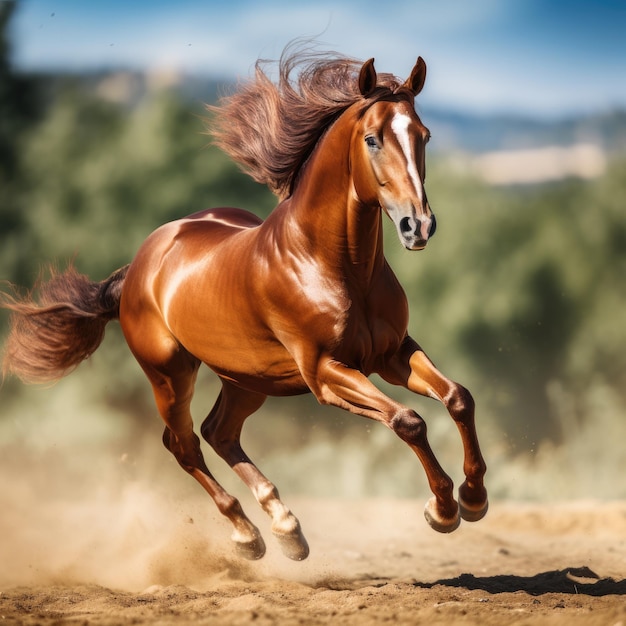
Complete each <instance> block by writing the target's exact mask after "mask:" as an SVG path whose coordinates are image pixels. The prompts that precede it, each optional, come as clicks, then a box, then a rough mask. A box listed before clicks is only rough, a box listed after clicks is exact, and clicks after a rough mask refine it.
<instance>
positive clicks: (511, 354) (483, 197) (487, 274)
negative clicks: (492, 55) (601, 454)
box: [387, 159, 626, 449]
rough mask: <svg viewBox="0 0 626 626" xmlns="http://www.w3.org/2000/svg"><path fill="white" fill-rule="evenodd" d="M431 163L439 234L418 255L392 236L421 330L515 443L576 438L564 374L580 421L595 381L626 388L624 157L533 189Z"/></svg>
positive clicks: (439, 358) (530, 445)
mask: <svg viewBox="0 0 626 626" xmlns="http://www.w3.org/2000/svg"><path fill="white" fill-rule="evenodd" d="M433 170H434V172H433ZM431 172H433V173H432V175H430V176H429V196H430V197H431V198H432V199H433V200H434V203H435V204H434V206H435V208H436V209H437V207H439V210H437V217H438V220H439V223H440V228H439V229H438V233H437V235H436V237H435V238H434V239H433V240H432V242H431V243H430V244H429V247H428V249H427V251H426V252H425V254H424V256H423V257H420V258H419V260H418V259H416V260H415V264H413V263H411V265H410V266H409V265H407V264H406V261H405V259H407V257H406V255H404V254H402V255H400V253H398V252H397V251H396V248H395V246H394V242H393V241H392V240H390V241H389V243H388V247H387V250H388V252H389V253H391V256H392V261H393V264H394V266H395V267H396V269H397V270H398V273H401V274H402V277H403V284H404V285H405V286H406V287H407V291H408V293H409V296H410V298H411V300H412V319H413V322H412V329H411V330H412V332H413V334H414V336H416V337H417V338H418V340H420V341H421V342H422V344H423V346H424V348H425V349H426V350H427V352H430V353H432V355H433V356H434V357H435V358H436V360H437V361H442V360H444V361H447V363H452V364H454V367H452V368H451V367H449V366H448V365H447V364H444V363H439V364H440V365H441V366H442V369H443V370H444V371H446V372H447V373H448V374H450V375H451V376H452V377H459V376H461V377H463V378H464V382H466V384H467V385H468V386H469V387H470V388H471V389H472V390H473V391H474V392H475V394H476V396H477V400H478V406H479V409H480V410H481V411H482V412H486V413H487V414H488V415H489V416H490V417H491V419H492V420H493V421H495V422H496V423H498V424H499V425H500V427H501V428H502V430H503V431H504V432H505V433H506V434H507V436H508V437H510V438H511V441H512V442H513V443H514V446H516V447H520V448H526V449H531V448H533V447H534V446H535V445H536V444H537V443H538V442H540V441H542V440H544V439H550V440H552V441H555V442H559V441H562V440H565V439H567V435H568V433H567V432H566V429H567V428H568V427H569V423H570V421H569V420H566V421H565V422H564V421H563V419H562V409H561V407H559V406H556V405H555V398H554V395H553V394H551V392H550V390H551V389H553V388H554V385H555V384H556V385H558V386H559V387H560V388H562V389H565V390H567V395H568V396H569V398H570V402H569V404H570V405H571V410H572V411H573V415H571V419H573V420H574V421H578V422H580V421H584V420H586V419H589V418H590V416H589V415H587V414H586V413H585V412H584V411H583V409H582V408H579V407H584V406H585V404H586V402H585V395H586V393H587V390H588V389H589V388H590V386H591V383H592V381H603V382H604V383H608V384H610V385H611V386H612V387H614V388H616V389H624V388H626V385H625V383H626V356H625V354H624V350H623V346H624V345H625V344H626V326H625V325H624V323H623V319H622V315H623V313H622V312H623V310H624V307H625V306H626V283H625V282H624V277H625V276H626V245H625V244H626V239H625V229H626V222H625V221H624V217H623V202H624V198H625V197H626V168H624V163H623V161H621V160H620V159H616V160H615V162H614V163H613V164H612V166H611V167H610V168H609V170H608V171H607V173H606V174H605V175H604V176H603V177H602V178H600V179H598V180H597V181H592V182H582V181H579V180H567V181H563V182H560V183H555V184H550V185H544V186H537V187H533V188H528V189H508V190H495V189H491V188H488V187H486V186H484V185H480V184H478V183H476V182H474V181H472V180H470V179H459V178H456V179H455V178H454V177H451V176H450V173H449V171H448V170H447V168H446V165H445V162H442V163H440V164H439V166H435V167H431ZM443 240H445V241H443ZM455 369H456V370H457V372H455V371H454V370H455ZM619 397H621V398H622V401H624V400H625V399H626V398H625V397H624V394H623V393H622V392H620V393H619Z"/></svg>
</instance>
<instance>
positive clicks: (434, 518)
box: [424, 496, 461, 533]
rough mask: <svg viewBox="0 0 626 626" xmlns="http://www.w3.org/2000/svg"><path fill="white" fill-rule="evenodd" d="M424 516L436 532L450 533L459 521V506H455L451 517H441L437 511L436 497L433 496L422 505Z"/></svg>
mask: <svg viewBox="0 0 626 626" xmlns="http://www.w3.org/2000/svg"><path fill="white" fill-rule="evenodd" d="M424 517H425V518H426V521H427V522H428V525H429V526H430V527H431V528H432V529H433V530H436V531H437V532H438V533H451V532H453V531H455V530H456V529H457V528H458V527H459V524H460V523H461V517H460V516H459V508H458V506H457V509H456V514H455V515H454V516H453V517H450V518H446V517H442V516H441V515H440V514H439V512H438V511H437V499H436V498H435V497H434V496H433V497H432V498H431V499H430V500H429V501H428V502H427V503H426V506H425V507H424Z"/></svg>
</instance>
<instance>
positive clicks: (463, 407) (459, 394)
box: [445, 383, 475, 421]
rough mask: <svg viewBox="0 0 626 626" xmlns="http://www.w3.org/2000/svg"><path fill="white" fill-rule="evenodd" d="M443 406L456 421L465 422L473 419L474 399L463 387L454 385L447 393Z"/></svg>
mask: <svg viewBox="0 0 626 626" xmlns="http://www.w3.org/2000/svg"><path fill="white" fill-rule="evenodd" d="M445 404H446V407H447V409H448V411H449V412H450V415H452V417H453V418H454V419H455V420H457V421H466V420H468V419H473V417H474V408H475V402H474V398H473V396H472V394H471V393H470V391H469V390H468V389H466V388H465V387H463V385H459V384H458V383H455V384H454V386H453V387H452V389H451V390H450V392H449V393H448V397H447V398H446V403H445Z"/></svg>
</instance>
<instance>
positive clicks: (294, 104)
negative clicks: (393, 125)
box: [207, 46, 402, 199]
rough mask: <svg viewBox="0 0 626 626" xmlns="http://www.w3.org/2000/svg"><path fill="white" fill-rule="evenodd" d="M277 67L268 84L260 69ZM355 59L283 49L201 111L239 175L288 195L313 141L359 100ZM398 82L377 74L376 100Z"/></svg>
mask: <svg viewBox="0 0 626 626" xmlns="http://www.w3.org/2000/svg"><path fill="white" fill-rule="evenodd" d="M270 65H276V66H277V73H278V78H277V82H276V83H274V82H272V80H271V79H270V77H269V76H268V73H266V71H265V68H266V67H268V66H270ZM362 65H363V62H362V61H357V60H355V59H352V58H349V57H345V56H342V55H339V54H336V53H319V52H316V51H314V50H310V49H302V48H298V47H295V49H294V46H289V47H287V48H286V49H285V51H284V52H283V54H282V56H281V58H280V60H279V61H277V62H272V61H265V60H261V59H260V60H258V61H257V62H256V65H255V70H256V71H255V75H254V78H253V79H251V80H249V81H246V82H244V83H242V84H240V85H239V88H238V89H237V91H235V93H233V94H231V95H228V96H224V97H222V98H220V100H219V102H218V105H217V106H207V109H208V111H209V112H211V113H212V114H213V115H212V118H211V120H210V121H209V124H208V130H209V132H210V133H211V134H212V135H213V137H214V141H215V144H216V145H217V146H219V147H220V148H221V149H222V150H223V151H224V152H225V153H226V154H227V155H228V156H229V157H231V158H232V159H233V160H234V161H235V162H236V163H238V164H239V166H240V167H241V168H242V169H243V171H244V172H246V173H247V174H249V175H250V176H252V178H254V180H256V181H257V182H259V183H263V184H266V185H267V186H268V187H269V188H270V189H271V190H272V191H273V192H274V193H275V194H276V195H277V196H278V197H279V198H280V199H284V198H285V197H287V196H289V195H290V194H291V192H292V189H293V184H294V181H295V178H296V176H297V174H298V171H299V170H300V168H301V167H302V165H303V164H304V162H305V161H306V159H307V158H308V156H309V155H310V154H311V152H312V150H313V148H314V146H315V144H316V143H317V141H318V139H319V138H320V136H321V135H322V134H323V132H324V131H325V130H326V128H328V126H329V125H330V124H331V123H332V122H333V120H335V119H336V118H337V117H338V116H339V115H340V114H341V113H343V111H345V110H346V109H347V108H348V107H349V106H351V105H353V104H354V103H356V102H357V101H359V100H363V99H364V98H363V96H362V95H361V94H360V93H359V90H358V74H359V70H360V69H361V67H362ZM401 84H402V81H401V80H400V79H398V78H396V77H395V76H393V75H392V74H378V87H379V88H380V89H379V90H378V92H377V95H378V96H379V97H380V95H383V94H384V93H389V92H395V91H396V90H397V89H398V88H399V87H400V86H401Z"/></svg>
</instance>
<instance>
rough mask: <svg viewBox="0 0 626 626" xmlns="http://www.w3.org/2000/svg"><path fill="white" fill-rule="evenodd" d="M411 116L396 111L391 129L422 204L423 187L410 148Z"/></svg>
mask: <svg viewBox="0 0 626 626" xmlns="http://www.w3.org/2000/svg"><path fill="white" fill-rule="evenodd" d="M410 123H411V118H410V117H409V116H408V115H407V114H406V113H396V114H395V115H394V117H393V119H392V120H391V130H393V132H394V133H395V135H396V137H397V139H398V143H399V144H400V147H401V148H402V152H404V156H405V158H406V168H407V171H408V173H409V176H410V177H411V180H412V181H413V185H414V187H415V191H416V192H417V197H418V198H419V201H420V204H422V206H423V205H424V188H423V185H422V179H421V178H420V176H419V174H418V172H417V163H416V162H415V155H414V154H413V151H412V150H411V138H410V137H409V124H410Z"/></svg>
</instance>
